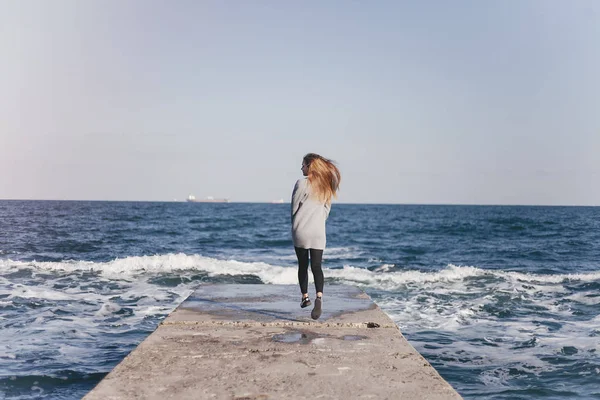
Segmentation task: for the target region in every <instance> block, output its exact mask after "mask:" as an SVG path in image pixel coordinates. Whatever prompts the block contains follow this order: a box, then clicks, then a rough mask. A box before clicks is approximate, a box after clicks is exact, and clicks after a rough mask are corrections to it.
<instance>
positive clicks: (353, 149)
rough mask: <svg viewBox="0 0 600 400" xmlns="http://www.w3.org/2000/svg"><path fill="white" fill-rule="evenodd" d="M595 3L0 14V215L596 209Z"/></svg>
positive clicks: (119, 8) (598, 46) (54, 4)
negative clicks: (151, 206) (11, 207)
mask: <svg viewBox="0 0 600 400" xmlns="http://www.w3.org/2000/svg"><path fill="white" fill-rule="evenodd" d="M599 107H600V1H596V0H588V1H586V0H577V1H562V0H560V1H558V0H557V1H552V0H537V1H530V0H506V1H480V0H472V1H459V0H456V1H443V0H439V1H423V0H421V1H389V2H387V1H375V2H363V1H323V2H320V1H308V2H297V1H295V2H292V1H275V0H273V1H214V2H213V1H181V0H180V1H147V0H143V1H142V0H141V1H122V0H115V1H107V0H102V1H100V0H98V1H92V0H87V1H80V0H73V1H61V0H55V1H29V0H0V198H5V199H96V200H173V199H175V198H177V199H179V200H182V199H184V198H185V197H186V196H187V195H188V194H190V193H193V194H195V195H196V196H197V197H205V196H209V195H212V196H215V197H229V198H230V199H231V200H232V201H271V200H274V199H279V198H284V199H286V200H288V199H289V197H290V195H291V191H292V188H293V185H294V183H295V181H296V179H298V178H300V177H301V171H300V166H301V161H302V156H303V155H304V154H305V153H307V152H317V153H320V154H322V155H324V156H326V157H330V158H332V159H334V160H336V161H337V162H338V163H339V166H340V169H341V171H342V188H341V191H340V197H339V201H340V202H345V203H362V202H367V203H462V204H589V205H600V154H599V151H600V108H599Z"/></svg>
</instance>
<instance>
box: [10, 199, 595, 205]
mask: <svg viewBox="0 0 600 400" xmlns="http://www.w3.org/2000/svg"><path fill="white" fill-rule="evenodd" d="M0 201H64V202H98V203H101V202H105V203H186V204H187V203H190V202H187V201H186V200H105V199H104V200H99V199H94V200H90V199H18V198H0ZM192 204H272V205H278V204H288V205H289V204H290V202H289V201H284V202H283V203H278V202H275V201H272V200H271V201H267V200H265V201H241V200H240V201H233V200H230V201H227V202H214V203H212V202H197V203H192ZM335 204H338V205H374V206H386V205H389V206H480V207H599V206H600V205H599V204H519V203H506V204H499V203H401V202H399V203H372V202H360V203H357V202H335Z"/></svg>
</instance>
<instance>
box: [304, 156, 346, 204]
mask: <svg viewBox="0 0 600 400" xmlns="http://www.w3.org/2000/svg"><path fill="white" fill-rule="evenodd" d="M302 173H303V174H304V176H307V177H308V182H309V183H310V186H311V188H312V190H313V193H314V194H315V195H316V196H317V197H318V198H319V200H321V201H323V202H327V203H329V202H331V197H335V196H337V191H338V188H339V186H340V182H341V180H342V176H341V174H340V170H339V169H338V168H337V167H336V166H335V163H334V162H333V161H332V160H329V159H327V158H325V157H321V156H320V155H318V154H315V153H308V154H307V155H305V156H304V158H303V159H302Z"/></svg>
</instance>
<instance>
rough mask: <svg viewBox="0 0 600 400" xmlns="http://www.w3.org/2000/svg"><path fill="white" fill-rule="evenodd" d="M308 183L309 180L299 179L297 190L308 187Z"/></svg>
mask: <svg viewBox="0 0 600 400" xmlns="http://www.w3.org/2000/svg"><path fill="white" fill-rule="evenodd" d="M307 182H308V179H307V178H300V179H298V180H297V181H296V185H295V186H296V187H297V188H301V187H306V184H307Z"/></svg>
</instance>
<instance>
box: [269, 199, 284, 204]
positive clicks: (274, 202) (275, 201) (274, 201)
mask: <svg viewBox="0 0 600 400" xmlns="http://www.w3.org/2000/svg"><path fill="white" fill-rule="evenodd" d="M271 204H283V199H279V200H273V201H271Z"/></svg>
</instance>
